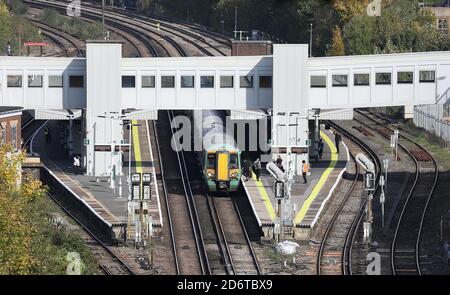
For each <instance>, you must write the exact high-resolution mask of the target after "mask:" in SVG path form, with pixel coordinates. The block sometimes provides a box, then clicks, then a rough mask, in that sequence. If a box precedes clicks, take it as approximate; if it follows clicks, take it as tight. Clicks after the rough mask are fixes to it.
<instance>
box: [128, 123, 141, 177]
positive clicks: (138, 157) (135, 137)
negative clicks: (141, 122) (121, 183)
mask: <svg viewBox="0 0 450 295" xmlns="http://www.w3.org/2000/svg"><path fill="white" fill-rule="evenodd" d="M131 125H132V126H133V127H132V128H133V130H132V133H133V148H134V162H135V163H136V173H142V172H143V170H142V159H141V145H140V143H139V131H138V128H139V127H138V126H134V125H137V120H132V121H131Z"/></svg>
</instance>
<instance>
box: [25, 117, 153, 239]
mask: <svg viewBox="0 0 450 295" xmlns="http://www.w3.org/2000/svg"><path fill="white" fill-rule="evenodd" d="M136 123H137V122H136ZM138 125H139V126H138V127H134V128H133V133H132V137H133V140H134V142H133V144H134V145H133V152H132V158H131V172H132V173H134V172H138V173H139V172H140V173H148V172H150V173H152V177H153V179H152V183H151V186H152V189H151V199H150V203H149V206H148V212H149V215H150V216H151V221H152V229H153V231H154V232H156V233H157V232H159V231H160V229H161V228H162V217H161V206H160V199H159V196H160V186H159V185H158V181H156V173H155V165H154V162H155V161H154V160H153V150H152V148H153V146H152V144H151V143H150V136H149V134H148V131H147V127H148V126H147V124H146V121H139V124H138ZM46 127H49V130H50V132H51V140H50V141H48V140H47V138H46V136H45V135H44V130H45V128H46ZM65 127H66V125H64V124H61V123H60V121H59V122H58V121H53V122H50V121H49V123H47V124H46V125H45V126H44V127H43V128H42V129H41V130H40V131H39V133H38V134H37V135H36V138H35V139H34V141H33V152H34V153H37V154H38V155H39V157H40V160H41V162H42V164H43V166H44V167H46V168H47V170H48V171H49V173H50V174H51V175H52V176H53V177H55V178H57V180H58V182H59V183H61V185H62V186H63V187H64V188H65V189H66V190H69V191H70V192H71V193H72V195H74V197H75V198H77V199H78V200H79V201H81V203H82V204H83V205H84V206H86V207H88V209H89V210H90V211H91V212H92V213H94V214H93V216H95V217H97V218H98V219H100V221H101V222H103V223H105V224H106V225H107V226H109V227H110V228H112V230H113V235H115V237H114V238H113V239H115V240H123V239H124V238H125V236H124V234H125V232H126V233H127V237H128V238H130V236H132V235H133V233H132V231H133V230H134V224H133V222H132V221H131V222H130V220H129V215H130V214H127V212H129V211H128V206H129V204H128V185H127V175H128V153H127V152H124V157H123V158H124V162H123V166H124V167H123V175H122V176H121V178H122V195H120V194H119V187H118V186H117V184H118V180H116V188H115V189H112V188H111V187H110V182H109V179H108V177H100V178H96V177H93V176H87V175H84V172H83V171H82V170H81V168H78V167H74V165H73V157H70V156H69V154H68V150H66V149H65V148H64V145H65V143H64V134H65V130H64V128H65ZM124 135H125V138H126V139H127V137H128V132H124ZM80 148H81V147H80ZM74 153H75V154H78V153H80V151H79V149H77V148H74ZM125 160H126V161H125ZM85 209H86V208H84V212H86V210H85ZM89 218H90V219H91V218H92V216H91V217H89ZM126 228H127V230H126V231H125V229H126Z"/></svg>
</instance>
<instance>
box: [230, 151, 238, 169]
mask: <svg viewBox="0 0 450 295" xmlns="http://www.w3.org/2000/svg"><path fill="white" fill-rule="evenodd" d="M238 168H239V166H238V155H237V154H230V169H238Z"/></svg>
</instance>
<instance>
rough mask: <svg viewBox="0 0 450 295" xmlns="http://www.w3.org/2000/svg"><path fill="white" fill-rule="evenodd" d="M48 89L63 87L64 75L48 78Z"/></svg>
mask: <svg viewBox="0 0 450 295" xmlns="http://www.w3.org/2000/svg"><path fill="white" fill-rule="evenodd" d="M48 87H50V88H61V87H63V76H62V75H50V76H48Z"/></svg>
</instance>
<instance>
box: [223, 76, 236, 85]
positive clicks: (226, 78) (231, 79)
mask: <svg viewBox="0 0 450 295" xmlns="http://www.w3.org/2000/svg"><path fill="white" fill-rule="evenodd" d="M233 87H234V77H233V76H220V88H233Z"/></svg>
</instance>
